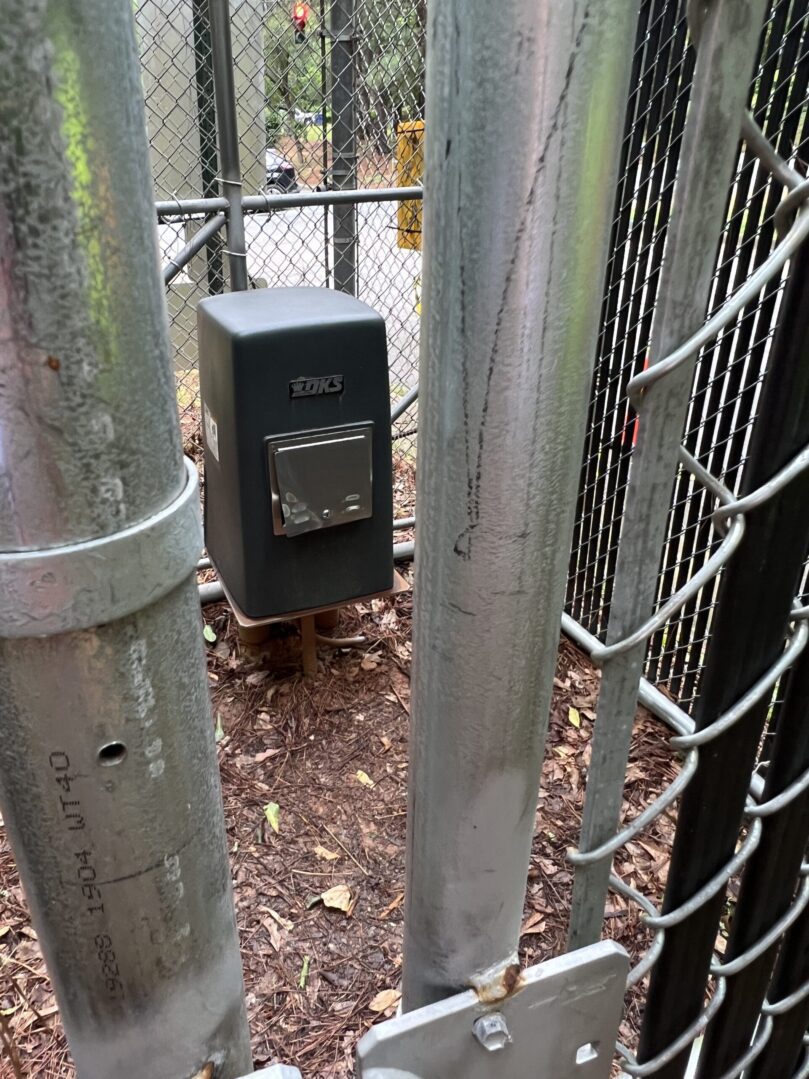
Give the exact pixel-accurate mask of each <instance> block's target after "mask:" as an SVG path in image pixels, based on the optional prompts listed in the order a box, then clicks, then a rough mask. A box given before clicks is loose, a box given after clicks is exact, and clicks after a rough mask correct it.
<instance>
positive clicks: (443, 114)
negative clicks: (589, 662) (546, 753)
mask: <svg viewBox="0 0 809 1079" xmlns="http://www.w3.org/2000/svg"><path fill="white" fill-rule="evenodd" d="M636 18H637V15H636V12H635V7H634V5H632V4H626V3H624V2H623V0H594V2H593V3H591V4H590V5H589V6H588V7H587V8H586V9H584V8H582V9H581V10H579V9H578V8H576V9H575V10H573V9H571V8H570V7H569V6H568V5H563V4H558V3H556V2H554V0H507V2H505V3H504V5H501V6H500V7H499V8H498V13H497V32H496V33H493V32H492V8H491V4H489V3H487V2H486V0H445V2H444V3H439V4H435V5H433V6H432V7H431V8H430V9H429V47H428V62H427V67H428V73H427V93H426V98H427V103H428V116H427V123H426V132H427V144H426V177H427V184H426V207H425V211H426V212H425V244H424V259H425V261H424V293H423V295H424V304H425V309H424V310H425V314H424V325H423V334H422V352H421V408H420V417H421V419H420V428H419V440H420V446H419V455H420V457H419V460H420V468H419V488H418V499H417V500H418V510H417V514H416V518H417V520H418V521H419V547H418V551H417V555H416V559H417V566H416V617H415V629H414V654H415V667H414V675H413V725H412V734H411V780H410V808H409V815H408V827H409V836H408V869H407V887H406V896H407V910H406V917H405V959H404V986H403V994H404V1008H405V1009H406V1010H412V1009H414V1008H418V1007H420V1006H421V1005H424V1004H428V1003H430V1002H432V1001H435V1000H438V999H440V998H441V997H444V996H447V995H449V994H452V993H455V992H457V991H459V990H461V989H463V988H467V987H469V986H470V984H472V985H475V986H477V987H478V988H479V989H480V991H481V992H483V993H485V994H486V996H487V999H491V998H492V997H493V996H495V997H496V996H498V995H501V994H502V995H505V994H506V993H508V991H509V988H510V987H512V988H513V985H514V981H513V979H512V975H513V973H514V967H513V964H514V963H515V962H516V949H517V943H518V936H519V926H520V915H521V912H522V905H523V897H524V891H525V884H526V877H527V870H528V861H529V855H530V847H531V840H532V836H533V831H534V818H535V813H536V799H537V789H538V783H539V774H540V767H541V762H542V754H543V746H544V735H545V728H546V720H547V714H548V707H549V703H550V696H551V686H552V679H553V670H554V663H555V659H556V651H557V645H558V641H559V619H560V615H561V611H562V603H563V596H564V589H565V580H566V569H567V559H568V554H569V550H570V540H571V535H572V528H573V512H574V509H575V501H576V484H577V479H578V472H579V464H580V460H581V443H582V438H583V432H584V423H585V418H586V412H587V401H588V396H589V390H590V378H591V371H592V361H593V355H594V349H595V342H596V336H597V330H598V305H597V304H593V302H592V300H593V297H594V296H598V295H600V294H601V286H602V278H603V272H604V266H605V262H606V256H607V244H608V240H609V232H610V222H611V219H612V207H613V199H614V194H615V181H616V172H617V164H618V158H619V151H620V143H621V132H622V128H623V118H624V110H625V107H626V95H627V81H628V75H629V71H630V68H631V63H630V61H631V54H632V47H633V44H634V40H635V23H636ZM503 27H514V28H515V29H514V37H513V38H512V37H509V36H508V35H507V34H506V33H505V32H504V31H503V29H502V28H503ZM504 109H507V110H508V122H507V123H504V120H503V116H504ZM480 160H486V161H488V162H490V163H491V165H492V167H491V168H487V169H484V170H482V171H481V170H480V169H479V168H477V167H476V162H478V161H480Z"/></svg>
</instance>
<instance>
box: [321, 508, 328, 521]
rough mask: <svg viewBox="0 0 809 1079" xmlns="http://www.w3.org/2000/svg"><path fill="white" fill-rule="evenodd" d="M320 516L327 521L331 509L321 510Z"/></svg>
mask: <svg viewBox="0 0 809 1079" xmlns="http://www.w3.org/2000/svg"><path fill="white" fill-rule="evenodd" d="M320 516H321V517H322V518H323V520H324V521H328V519H329V518H330V517H331V510H323V512H322V513H321V514H320Z"/></svg>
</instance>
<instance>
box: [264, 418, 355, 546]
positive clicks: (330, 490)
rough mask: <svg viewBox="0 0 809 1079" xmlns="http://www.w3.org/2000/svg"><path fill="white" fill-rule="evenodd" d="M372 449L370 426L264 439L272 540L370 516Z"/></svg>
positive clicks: (346, 427)
mask: <svg viewBox="0 0 809 1079" xmlns="http://www.w3.org/2000/svg"><path fill="white" fill-rule="evenodd" d="M372 450H373V424H351V425H349V426H345V427H335V428H331V429H329V430H319V431H309V432H304V433H302V434H298V435H287V436H282V437H276V438H269V439H267V453H268V456H269V468H270V494H271V498H272V518H273V532H274V533H275V535H277V536H298V535H301V533H303V532H313V531H315V530H316V529H321V528H331V527H333V526H334V525H342V524H348V523H349V522H351V521H361V520H363V519H364V518H367V517H370V516H371V512H372V501H371V496H372V485H373V472H372Z"/></svg>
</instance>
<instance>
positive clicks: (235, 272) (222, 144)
mask: <svg viewBox="0 0 809 1079" xmlns="http://www.w3.org/2000/svg"><path fill="white" fill-rule="evenodd" d="M208 18H209V21H210V24H211V47H212V49H213V80H214V91H215V98H216V131H217V136H218V140H219V160H220V163H221V169H222V175H221V177H220V179H221V181H222V194H223V195H224V196H225V198H226V199H227V200H228V246H227V249H226V254H227V256H228V268H229V270H230V287H231V290H232V291H233V292H240V291H243V290H244V289H246V288H247V286H248V279H247V249H246V247H245V239H244V212H243V210H242V172H241V167H240V165H239V127H238V121H237V116H236V84H235V82H234V77H233V47H232V45H231V40H230V2H229V0H208ZM200 134H201V133H200Z"/></svg>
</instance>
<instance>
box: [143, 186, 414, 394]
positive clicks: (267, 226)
mask: <svg viewBox="0 0 809 1079" xmlns="http://www.w3.org/2000/svg"><path fill="white" fill-rule="evenodd" d="M323 215H324V210H323V207H320V206H306V207H301V208H299V209H293V210H280V211H276V212H275V213H273V214H260V215H259V214H257V215H249V216H248V217H247V219H246V221H245V232H246V237H247V269H248V273H249V274H250V275H251V277H254V278H256V279H258V280H261V281H263V282H266V284H268V285H325V284H326V274H325V269H324V261H325V259H324V232H323ZM357 216H358V237H359V251H358V257H357V265H358V278H359V290H358V291H359V297H360V299H362V300H364V301H365V302H366V303H368V304H370V305H371V306H372V307H374V308H375V309H376V310H377V311H379V312H380V314H382V315H383V316H384V317H385V320H386V323H387V329H388V351H389V355H390V369H391V389H392V391H393V393H394V395H396V394H397V392H399V393H400V392H401V391H402V389H404V388H409V387H410V386H413V385H414V384H415V383H416V381H417V380H418V373H417V372H418V335H419V316H418V313H417V311H416V281H417V278H418V276H419V274H420V273H421V253H420V252H417V251H407V250H402V249H401V248H399V247H398V246H397V243H396V205H395V204H393V203H365V204H361V205H359V206H358V207H357ZM330 225H331V214H330V212H329V226H330ZM159 231H160V241H161V249H162V250H161V254H162V256H163V259H164V260H167V259H168V258H170V257H171V255H172V254H175V253H176V252H177V251H179V250H180V248H181V247H182V246H183V243H184V242H185V238H184V236H183V234H182V229H181V228H180V229H179V230H178V228H177V226H172V225H161V226H160V229H159ZM332 258H333V253H332V250H331V245H329V260H330V261H331V259H332ZM177 281H178V284H180V285H181V286H182V284H183V283H187V282H188V278H187V277H186V276H185V275H180V276H179V277H178V278H177Z"/></svg>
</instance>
